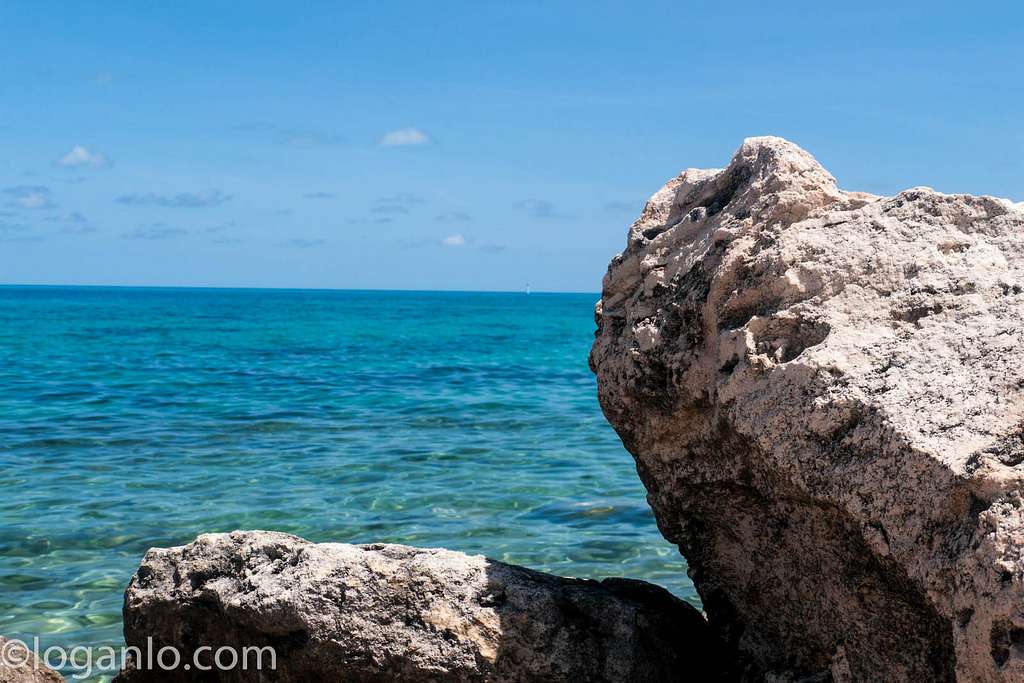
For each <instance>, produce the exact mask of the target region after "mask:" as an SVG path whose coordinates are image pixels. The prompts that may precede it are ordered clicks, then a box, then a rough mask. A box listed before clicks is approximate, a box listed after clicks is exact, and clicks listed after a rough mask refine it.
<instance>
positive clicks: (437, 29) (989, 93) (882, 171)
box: [0, 0, 1024, 292]
mask: <svg viewBox="0 0 1024 683" xmlns="http://www.w3.org/2000/svg"><path fill="white" fill-rule="evenodd" d="M0 63H2V64H3V76H2V85H0V283H3V284H51V285H132V286H209V287H300V288H341V289H431V290H448V289H451V290H498V291H519V290H522V289H523V288H524V287H525V286H526V284H527V283H529V284H530V286H531V287H532V289H533V291H538V292H539V291H553V292H557V291H567V292H598V291H600V286H601V278H602V276H603V275H604V272H605V269H606V266H607V264H608V261H609V260H610V259H611V258H612V257H613V256H614V255H615V254H616V253H617V252H619V251H621V250H622V249H623V248H624V247H625V240H626V233H627V231H628V228H629V225H630V224H631V223H632V221H633V220H634V219H635V218H636V217H637V216H638V215H639V213H640V211H641V210H642V208H643V205H644V202H645V201H646V199H647V198H648V197H649V196H650V195H652V194H653V193H654V192H655V191H657V190H658V188H659V187H661V186H662V185H663V184H664V183H665V182H666V181H667V180H669V179H670V178H672V177H674V176H676V175H677V174H678V173H679V172H681V171H682V170H684V169H686V168H689V167H697V168H717V167H722V166H724V165H726V164H727V163H728V162H729V159H730V158H731V156H732V154H733V152H734V151H735V150H736V148H737V147H738V146H739V145H740V143H741V142H742V140H743V139H744V138H746V137H750V136H755V135H780V136H783V137H785V138H787V139H789V140H791V141H793V142H795V143H797V144H798V145H800V146H801V147H803V148H805V149H807V150H808V151H809V152H811V153H812V154H814V155H815V157H816V158H817V159H818V160H819V162H821V163H822V164H823V165H824V166H825V168H827V169H828V170H829V171H830V172H831V173H832V174H833V175H835V176H836V178H837V179H838V181H839V185H840V187H842V188H844V189H849V190H864V191H868V192H874V193H877V194H895V193H896V192H899V191H901V190H903V189H907V188H909V187H913V186H919V185H925V186H929V187H934V188H935V189H937V190H940V191H942V192H949V193H959V192H965V193H972V194H988V195H994V196H1002V197H1008V198H1010V199H1012V200H1013V201H1016V202H1020V201H1024V158H1022V155H1024V79H1022V78H1021V65H1022V64H1024V5H1022V4H1020V3H1015V2H975V3H963V2H961V3H942V2H929V3H923V2H898V1H891V2H885V3H875V2H861V3H827V2H820V1H819V2H813V3H812V2H775V3H765V2H741V1H736V2H708V1H707V0H704V1H702V2H604V1H602V0H588V1H586V2H569V1H561V2H551V1H550V0H548V1H545V2H536V1H533V0H517V1H515V2H511V1H509V2H488V1H487V0H480V1H478V2H447V1H445V0H434V1H432V2H398V1H390V0H376V1H372V2H370V1H367V2H354V1H349V2H312V1H310V2H301V3H298V2H287V3H286V2H261V1H259V0H249V1H247V2H216V1H214V0H204V1H202V2H192V1H189V0H179V1H176V2H173V3H171V2H166V3H137V2H127V1H126V2H110V1H106V0H95V1H90V2H81V0H76V1H75V2H58V1H52V2H51V1H48V2H40V1H39V0H29V1H22V0H4V2H2V3H0Z"/></svg>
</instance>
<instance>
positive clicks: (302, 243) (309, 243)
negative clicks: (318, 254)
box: [278, 237, 327, 249]
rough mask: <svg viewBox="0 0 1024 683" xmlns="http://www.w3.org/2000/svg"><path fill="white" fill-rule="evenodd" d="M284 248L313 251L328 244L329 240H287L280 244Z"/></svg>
mask: <svg viewBox="0 0 1024 683" xmlns="http://www.w3.org/2000/svg"><path fill="white" fill-rule="evenodd" d="M278 244H279V245H281V246H282V247H298V248H299V249H312V248H313V247H319V246H323V245H324V244H327V240H319V239H318V240H310V239H305V238H302V237H296V238H294V239H290V240H285V241H284V242H278Z"/></svg>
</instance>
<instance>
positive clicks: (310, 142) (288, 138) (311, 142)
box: [281, 130, 345, 147]
mask: <svg viewBox="0 0 1024 683" xmlns="http://www.w3.org/2000/svg"><path fill="white" fill-rule="evenodd" d="M344 140H345V139H344V138H342V137H339V136H337V135H329V134H328V133H325V132H323V131H318V130H314V131H301V132H295V131H283V133H282V138H281V144H283V145H287V146H288V147H327V146H328V145H337V144H339V143H341V142H344Z"/></svg>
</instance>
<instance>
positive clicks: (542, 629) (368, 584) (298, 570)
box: [119, 531, 720, 683]
mask: <svg viewBox="0 0 1024 683" xmlns="http://www.w3.org/2000/svg"><path fill="white" fill-rule="evenodd" d="M124 617H125V639H126V641H127V642H128V644H129V645H134V646H137V647H139V648H140V649H141V650H143V651H145V650H146V647H147V643H146V638H147V637H150V636H152V637H153V639H154V642H153V649H156V650H158V649H159V648H162V647H165V646H172V647H175V648H178V649H179V651H180V652H181V654H182V661H183V662H189V661H191V660H192V656H193V654H192V653H194V652H195V651H196V650H197V648H199V647H202V646H204V645H205V646H210V647H213V648H219V647H222V646H228V647H232V648H234V649H235V651H236V652H241V651H242V648H245V647H264V646H270V647H273V648H275V649H276V652H277V669H276V671H268V670H266V669H264V670H263V671H262V672H260V671H256V670H255V669H254V667H250V669H249V670H248V671H243V670H238V669H236V670H233V671H229V672H217V671H210V672H206V673H202V674H200V673H198V672H197V671H196V670H195V669H194V668H193V669H191V670H190V671H186V670H184V667H181V668H178V669H177V670H175V671H173V672H161V671H151V672H145V671H141V670H128V669H126V670H125V671H124V672H122V674H121V676H120V678H119V680H120V681H145V682H146V683H154V682H156V683H159V682H161V681H234V682H237V681H280V682H295V683H310V682H311V681H319V682H321V683H333V682H342V681H344V682H348V681H359V682H373V683H383V682H392V681H394V682H408V683H414V682H415V683H421V682H433V681H453V682H456V681H457V682H463V681H489V682H495V683H497V682H502V681H508V682H513V681H515V682H521V683H527V682H531V681H537V682H540V681H545V682H556V681H567V682H568V681H573V682H575V681H595V682H596V681H606V682H608V683H612V682H617V683H618V682H624V681H713V680H720V678H719V677H718V676H717V675H716V674H715V673H714V670H713V666H714V663H715V659H714V658H715V649H714V647H713V646H712V641H711V640H710V639H709V629H708V626H707V623H706V622H705V621H704V618H703V617H702V616H701V614H700V613H699V612H698V611H697V610H696V609H694V608H693V607H692V606H690V605H689V604H687V603H684V602H682V601H680V600H678V599H677V598H675V597H673V596H672V595H671V594H670V593H668V592H667V591H665V590H664V589H661V588H658V587H656V586H652V585H650V584H646V583H643V582H639V581H631V580H628V579H609V580H606V581H603V582H600V583H598V582H596V581H584V580H578V579H565V578H560V577H555V576H550V575H547V574H542V573H539V572H535V571H532V570H529V569H525V568H523V567H516V566H512V565H507V564H503V563H501V562H495V561H492V560H488V559H486V558H484V557H482V556H468V555H464V554H462V553H457V552H451V551H448V550H425V549H420V548H410V547H407V546H400V545H383V544H380V545H362V546H355V545H346V544H340V543H328V544H320V545H317V544H313V543H309V542H307V541H304V540H302V539H299V538H296V537H294V536H289V535H286V534H280V533H273V532H261V531H251V532H235V533H232V534H210V535H205V536H200V537H199V538H198V539H197V540H196V541H195V542H194V543H192V544H191V545H188V546H184V547H180V548H170V549H154V550H150V551H149V553H148V554H147V555H146V558H145V560H144V561H143V563H142V566H141V567H140V568H139V570H138V572H137V573H136V575H135V577H134V578H133V579H132V582H131V585H130V586H129V588H128V591H127V593H126V596H125V605H124ZM223 661H226V662H230V658H228V657H225V658H224V660H223ZM251 661H255V660H254V659H253V660H251ZM266 661H267V658H266V657H264V662H265V663H266ZM206 665H209V664H206ZM702 667H703V668H702Z"/></svg>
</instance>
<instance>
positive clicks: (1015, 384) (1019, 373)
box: [591, 137, 1024, 683]
mask: <svg viewBox="0 0 1024 683" xmlns="http://www.w3.org/2000/svg"><path fill="white" fill-rule="evenodd" d="M1022 209H1024V206H1022V205H1014V204H1013V203H1011V202H1009V201H1007V200H1004V199H994V198H991V197H971V196H966V195H943V194H939V193H937V192H934V191H932V190H930V189H928V188H914V189H911V190H907V191H906V192H903V193H901V194H899V195H896V196H895V197H876V196H872V195H868V194H864V193H858V192H843V191H840V190H838V189H837V188H836V183H835V180H834V179H833V178H832V176H830V175H829V174H828V173H827V172H826V171H825V170H824V169H823V168H822V167H821V166H819V165H818V163H817V162H816V161H815V160H814V159H813V158H812V157H811V156H810V155H809V154H807V153H806V152H804V151H803V150H801V149H800V148H798V147H796V146H795V145H793V144H791V143H789V142H786V141H785V140H782V139H780V138H770V137H767V138H753V139H750V140H747V141H746V142H744V143H743V146H742V147H741V148H740V149H739V151H738V152H737V153H736V155H735V156H734V157H733V160H732V163H731V164H729V167H728V168H726V169H724V170H709V171H707V170H705V171H702V170H688V171H686V172H685V173H683V174H682V175H680V176H679V177H678V178H675V179H673V180H671V181H669V183H668V184H667V185H665V187H663V188H662V189H661V190H660V191H659V192H658V193H657V194H655V195H654V196H653V197H652V198H651V200H650V201H649V202H648V203H647V207H646V208H645V209H644V212H643V214H642V215H641V216H640V218H639V220H637V222H636V223H635V224H634V225H633V226H632V228H631V229H630V232H629V241H628V246H627V248H626V250H625V252H624V253H622V254H620V255H619V256H616V257H615V259H614V260H613V261H612V263H611V265H610V267H609V269H608V274H607V276H606V277H605V281H604V291H603V294H602V298H601V302H600V303H599V304H598V306H597V311H596V313H597V316H596V317H597V323H598V332H597V337H596V341H595V343H594V347H593V351H592V354H591V367H592V368H593V370H594V371H595V372H596V373H597V378H598V386H599V393H600V399H601V404H602V406H603V408H604V412H605V414H606V415H607V416H608V419H609V420H610V421H611V423H612V424H613V425H614V426H615V428H616V429H617V430H618V432H619V434H620V435H621V437H622V439H623V442H624V443H625V445H626V447H627V448H628V449H629V450H630V451H631V452H632V453H633V455H634V456H635V457H636V461H637V467H638V470H639V472H640V476H641V477H642V479H643V481H644V483H645V484H646V486H647V489H648V491H649V496H648V498H649V500H650V503H651V505H652V507H653V508H654V511H655V513H656V515H657V519H658V523H659V525H660V527H661V530H662V532H663V533H664V534H665V536H666V537H667V538H668V539H670V540H671V541H673V542H675V543H677V544H678V545H679V547H680V549H681V551H682V552H683V554H684V555H685V556H686V558H687V559H688V561H689V564H690V567H691V573H692V576H693V579H694V582H695V584H696V586H697V589H698V590H699V592H700V594H701V596H702V597H703V600H704V606H705V611H706V612H707V614H708V619H709V621H710V623H711V625H712V627H713V628H714V629H715V630H716V631H717V632H718V633H720V634H722V635H723V636H724V637H725V638H727V639H728V641H729V642H730V643H731V644H732V646H733V647H734V648H735V650H736V652H737V653H738V654H739V656H742V657H743V658H745V661H746V662H747V663H748V664H749V665H750V669H751V671H752V672H755V671H760V672H761V673H762V675H764V674H770V675H769V676H768V680H775V681H790V680H808V681H810V680H814V681H819V680H823V681H827V680H833V681H837V682H840V681H858V682H863V681H887V682H897V681H953V680H957V681H965V682H966V681H970V682H971V683H983V682H988V681H1021V680H1024V580H1022V574H1024V557H1022V552H1021V550H1022V546H1024V496H1022V482H1024V432H1022V429H1021V423H1022V413H1024V362H1022V361H1024V347H1022V320H1024V210H1022Z"/></svg>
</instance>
